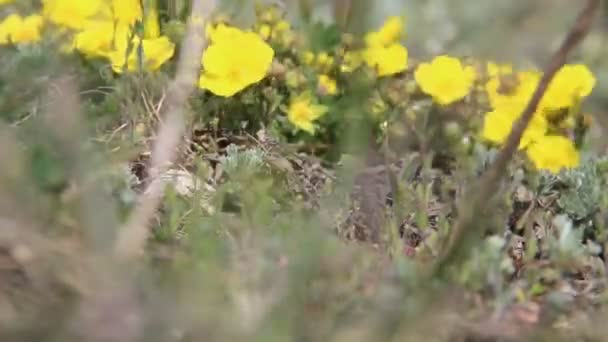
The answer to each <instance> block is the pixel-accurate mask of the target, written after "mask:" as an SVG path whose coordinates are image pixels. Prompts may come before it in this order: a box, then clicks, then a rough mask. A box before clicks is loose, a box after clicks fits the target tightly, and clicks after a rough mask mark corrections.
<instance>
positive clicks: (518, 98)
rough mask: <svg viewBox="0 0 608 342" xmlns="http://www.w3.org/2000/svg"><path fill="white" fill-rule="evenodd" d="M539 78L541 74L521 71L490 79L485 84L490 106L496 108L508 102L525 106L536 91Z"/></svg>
mask: <svg viewBox="0 0 608 342" xmlns="http://www.w3.org/2000/svg"><path fill="white" fill-rule="evenodd" d="M540 77H541V73H540V72H537V71H521V72H518V73H511V74H502V75H497V76H495V77H493V78H491V79H490V80H489V81H488V82H487V83H486V92H487V94H488V99H489V101H490V105H491V106H492V107H494V108H496V107H500V106H502V105H503V104H505V103H510V102H520V103H526V104H527V102H528V101H530V98H531V97H532V94H534V90H536V86H537V85H538V82H539V81H540ZM540 107H542V106H540Z"/></svg>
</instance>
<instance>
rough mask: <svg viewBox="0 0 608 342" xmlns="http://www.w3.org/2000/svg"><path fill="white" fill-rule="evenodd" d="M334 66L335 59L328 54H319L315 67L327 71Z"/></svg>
mask: <svg viewBox="0 0 608 342" xmlns="http://www.w3.org/2000/svg"><path fill="white" fill-rule="evenodd" d="M333 64H334V58H333V57H332V56H330V55H329V54H328V53H327V52H325V51H322V52H319V53H318V54H317V56H316V59H315V65H316V67H317V68H319V70H323V71H327V70H329V69H330V68H331V67H332V65H333Z"/></svg>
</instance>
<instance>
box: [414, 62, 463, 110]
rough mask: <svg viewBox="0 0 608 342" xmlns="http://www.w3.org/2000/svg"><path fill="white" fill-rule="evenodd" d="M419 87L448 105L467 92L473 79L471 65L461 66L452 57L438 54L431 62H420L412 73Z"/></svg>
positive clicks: (439, 101) (440, 102)
mask: <svg viewBox="0 0 608 342" xmlns="http://www.w3.org/2000/svg"><path fill="white" fill-rule="evenodd" d="M414 77H415V78H416V82H417V83H418V86H419V87H420V89H422V91H423V92H425V93H426V94H428V95H431V96H432V97H433V99H434V100H435V101H436V102H437V103H439V104H441V105H448V104H450V103H452V102H455V101H458V100H460V99H462V98H464V97H465V96H467V95H468V94H469V92H470V91H471V87H472V86H473V82H474V81H475V71H474V70H473V67H471V66H463V65H462V63H460V60H458V59H457V58H454V57H448V56H438V57H435V59H433V61H432V62H431V63H422V64H420V65H419V66H418V69H416V72H415V74H414Z"/></svg>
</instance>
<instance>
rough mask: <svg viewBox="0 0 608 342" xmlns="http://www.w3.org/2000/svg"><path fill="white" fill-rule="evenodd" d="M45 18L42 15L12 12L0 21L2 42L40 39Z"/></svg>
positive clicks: (29, 41)
mask: <svg viewBox="0 0 608 342" xmlns="http://www.w3.org/2000/svg"><path fill="white" fill-rule="evenodd" d="M43 24H44V19H43V18H42V16H40V15H30V16H28V17H25V18H23V17H21V16H20V15H18V14H11V15H9V16H8V17H6V18H5V19H4V20H3V21H2V22H1V23H0V44H8V43H13V44H20V43H33V42H37V41H39V40H40V35H41V31H42V26H43Z"/></svg>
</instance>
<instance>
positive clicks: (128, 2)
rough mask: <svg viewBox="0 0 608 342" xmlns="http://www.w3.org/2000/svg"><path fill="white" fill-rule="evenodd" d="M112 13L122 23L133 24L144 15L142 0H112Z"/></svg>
mask: <svg viewBox="0 0 608 342" xmlns="http://www.w3.org/2000/svg"><path fill="white" fill-rule="evenodd" d="M73 1H79V0H73ZM112 13H113V14H114V19H115V20H116V21H117V22H118V23H120V24H128V25H133V24H135V22H136V21H139V20H141V19H142V17H143V14H142V9H141V3H140V0H112Z"/></svg>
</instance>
